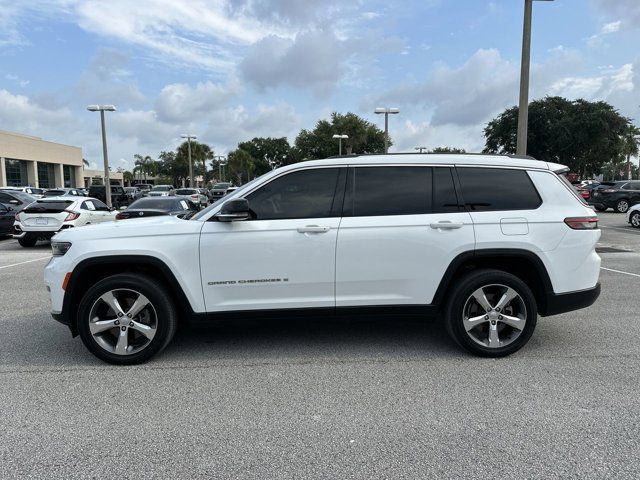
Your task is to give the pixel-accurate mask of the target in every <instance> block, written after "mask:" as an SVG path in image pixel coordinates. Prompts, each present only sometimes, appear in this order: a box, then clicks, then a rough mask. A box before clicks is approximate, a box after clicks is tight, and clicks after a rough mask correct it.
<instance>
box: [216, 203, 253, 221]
mask: <svg viewBox="0 0 640 480" xmlns="http://www.w3.org/2000/svg"><path fill="white" fill-rule="evenodd" d="M216 218H217V219H218V220H219V221H221V222H234V221H239V220H247V219H249V218H251V213H250V210H249V201H248V200H247V199H246V198H234V199H233V200H229V201H227V202H225V203H224V204H222V208H221V209H220V212H219V213H217V214H216Z"/></svg>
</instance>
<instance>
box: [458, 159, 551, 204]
mask: <svg viewBox="0 0 640 480" xmlns="http://www.w3.org/2000/svg"><path fill="white" fill-rule="evenodd" d="M457 171H458V178H459V179H460V185H461V187H462V196H463V197H464V202H465V204H466V206H467V208H468V209H469V210H472V211H496V210H534V209H536V208H538V207H539V206H540V204H541V203H542V200H541V199H540V196H539V195H538V192H537V191H536V189H535V187H534V186H533V182H532V181H531V179H530V178H529V175H527V172H526V171H524V170H511V169H506V168H469V167H461V168H458V169H457Z"/></svg>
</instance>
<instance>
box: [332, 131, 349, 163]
mask: <svg viewBox="0 0 640 480" xmlns="http://www.w3.org/2000/svg"><path fill="white" fill-rule="evenodd" d="M333 138H337V139H338V156H339V157H341V156H342V139H343V138H345V139H346V138H349V135H337V134H336V135H334V136H333Z"/></svg>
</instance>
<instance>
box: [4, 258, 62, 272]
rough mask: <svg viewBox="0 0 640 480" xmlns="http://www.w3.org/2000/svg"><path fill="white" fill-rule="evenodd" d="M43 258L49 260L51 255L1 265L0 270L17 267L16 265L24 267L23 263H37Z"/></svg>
mask: <svg viewBox="0 0 640 480" xmlns="http://www.w3.org/2000/svg"><path fill="white" fill-rule="evenodd" d="M45 258H51V255H49V256H48V257H40V258H34V259H33V260H27V261H25V262H20V263H13V264H11V265H3V266H2V267H0V270H2V269H3V268H9V267H17V266H18V265H24V264H25V263H31V262H37V261H38V260H44V259H45Z"/></svg>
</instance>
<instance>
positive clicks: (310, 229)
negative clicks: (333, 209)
mask: <svg viewBox="0 0 640 480" xmlns="http://www.w3.org/2000/svg"><path fill="white" fill-rule="evenodd" d="M329 230H331V227H321V226H319V225H307V226H305V227H298V233H326V232H328V231H329Z"/></svg>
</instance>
